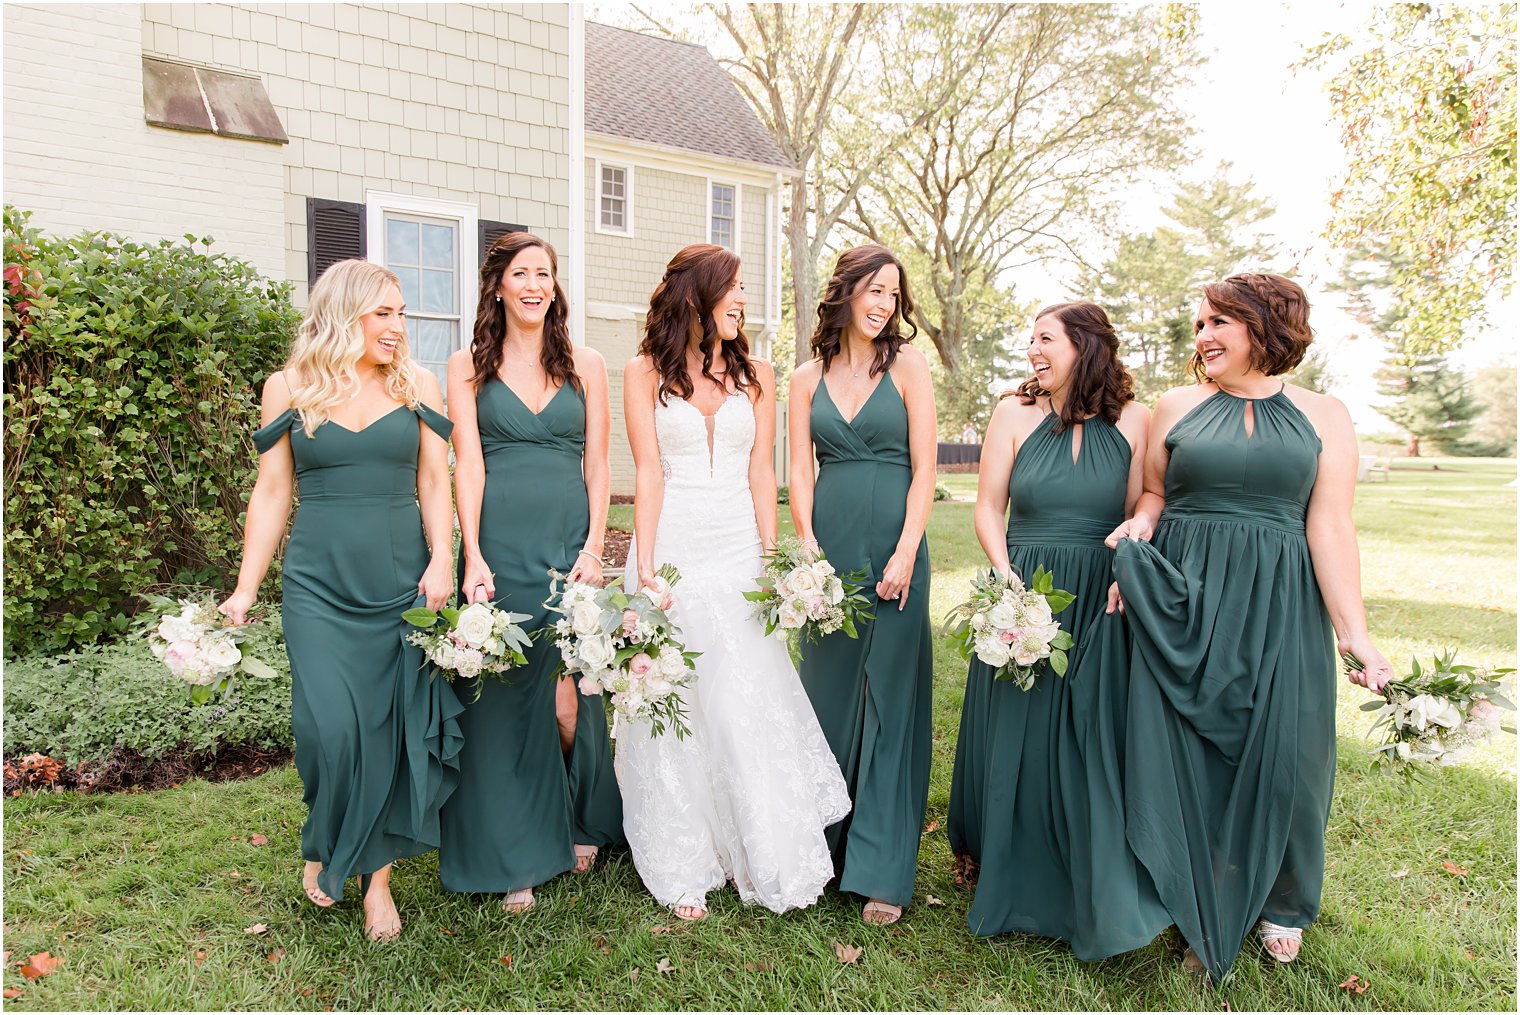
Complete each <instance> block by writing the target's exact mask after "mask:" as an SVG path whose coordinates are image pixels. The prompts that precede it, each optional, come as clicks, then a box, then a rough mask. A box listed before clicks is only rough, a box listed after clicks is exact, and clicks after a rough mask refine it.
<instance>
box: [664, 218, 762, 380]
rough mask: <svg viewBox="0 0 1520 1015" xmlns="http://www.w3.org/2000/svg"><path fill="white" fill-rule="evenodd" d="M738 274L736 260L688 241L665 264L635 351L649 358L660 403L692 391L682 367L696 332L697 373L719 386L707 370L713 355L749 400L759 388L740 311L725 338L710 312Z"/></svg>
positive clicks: (717, 249)
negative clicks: (699, 355) (699, 367)
mask: <svg viewBox="0 0 1520 1015" xmlns="http://www.w3.org/2000/svg"><path fill="white" fill-rule="evenodd" d="M738 272H739V258H738V257H737V256H736V255H734V254H732V253H730V252H729V251H727V250H724V249H723V248H722V247H719V246H716V245H714V244H711V243H693V244H691V245H690V246H685V247H682V248H681V249H680V251H679V252H678V253H677V254H676V256H675V257H672V258H671V259H670V263H669V264H667V265H666V266H665V276H664V277H663V278H661V279H660V284H659V285H657V286H655V287H654V292H653V293H651V294H650V296H649V313H648V315H647V316H646V317H645V319H644V338H643V340H642V341H641V342H640V343H639V354H640V355H641V356H648V357H649V358H650V361H651V362H653V363H654V367H655V370H656V371H658V372H659V375H660V404H661V405H664V404H666V403H667V402H668V401H669V400H670V396H671V395H675V396H676V397H677V398H690V397H691V396H692V394H693V393H694V392H695V391H696V388H694V387H693V386H692V380H691V375H690V374H689V373H688V372H687V370H686V347H687V344H688V343H689V342H690V341H691V339H692V338H694V337H697V336H700V339H701V341H700V346H699V348H700V349H701V352H702V376H703V377H706V378H707V379H708V380H710V381H712V382H713V383H715V384H720V386H721V382H720V381H719V380H718V378H717V377H716V376H714V374H713V372H712V364H713V358H714V354H715V353H716V354H718V355H721V356H722V357H723V363H724V365H725V367H726V368H727V370H728V375H727V376H728V377H730V378H732V379H733V382H734V386H735V387H736V388H737V389H738V390H739V391H743V392H745V393H746V394H749V395H750V397H751V398H753V397H754V395H753V394H752V393H751V392H750V389H751V388H753V389H754V390H755V391H759V389H760V378H759V376H758V375H757V374H756V373H755V366H754V364H753V363H751V362H750V358H749V338H748V336H746V335H745V333H744V315H743V313H741V314H740V315H739V334H738V335H736V336H734V338H733V339H732V340H730V341H727V342H725V341H723V340H722V339H720V338H719V337H718V332H717V329H716V325H715V324H714V323H713V310H714V308H716V307H717V305H718V302H719V301H720V300H722V299H723V297H724V296H726V295H728V290H729V287H730V286H732V285H733V282H734V276H735V275H736V274H738Z"/></svg>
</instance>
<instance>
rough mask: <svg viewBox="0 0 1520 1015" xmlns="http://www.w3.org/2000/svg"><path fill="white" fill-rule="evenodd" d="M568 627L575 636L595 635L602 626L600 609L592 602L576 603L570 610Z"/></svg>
mask: <svg viewBox="0 0 1520 1015" xmlns="http://www.w3.org/2000/svg"><path fill="white" fill-rule="evenodd" d="M570 625H571V626H572V627H573V628H575V633H576V634H580V635H587V634H596V633H597V632H598V631H600V630H601V626H602V608H601V607H600V606H597V605H596V604H595V603H592V602H585V601H582V602H578V603H576V604H575V606H574V607H573V608H572V609H571V610H570Z"/></svg>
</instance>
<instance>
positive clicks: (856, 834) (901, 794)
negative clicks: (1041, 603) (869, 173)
mask: <svg viewBox="0 0 1520 1015" xmlns="http://www.w3.org/2000/svg"><path fill="white" fill-rule="evenodd" d="M810 423H811V427H812V435H813V448H814V451H815V452H816V454H817V456H818V466H819V467H818V482H817V485H816V486H815V487H814V495H813V534H814V535H815V536H816V537H817V539H818V545H819V547H820V548H821V549H822V550H823V553H824V556H826V557H827V558H828V559H829V561H830V563H832V564H833V565H834V567H835V569H836V570H837V571H838V572H839V573H840V574H842V575H844V574H848V573H849V572H851V571H854V570H856V569H857V568H859V569H864V570H865V571H867V572H868V573H869V575H870V578H869V580H868V582H867V583H866V584H867V587H868V588H870V589H874V587H875V585H876V583H877V582H878V581H880V580H881V575H882V570H883V569H884V568H885V567H886V566H887V561H888V560H890V559H891V557H892V553H893V551H894V550H896V548H897V541H898V539H899V538H900V537H901V536H902V527H903V521H904V519H905V518H906V516H907V505H908V487H909V486H910V485H911V483H912V480H913V469H912V460H911V458H910V456H909V453H908V409H907V406H906V405H904V404H903V400H902V395H900V394H899V393H898V391H897V386H896V385H895V384H894V383H893V381H892V375H891V374H890V373H886V374H883V375H882V376H881V378H880V380H879V381H878V382H877V385H876V388H875V389H874V390H873V391H872V392H871V395H870V397H869V398H867V399H866V401H865V403H864V404H863V405H862V406H861V407H860V411H859V412H858V413H856V415H855V418H854V419H853V420H850V421H846V420H845V419H844V417H843V416H841V415H840V413H839V409H838V408H837V407H836V406H835V405H834V402H833V399H832V398H831V397H830V396H829V391H828V386H827V384H825V383H824V382H822V381H820V382H819V384H818V390H817V392H816V393H815V394H814V395H813V405H812V414H811V418H810ZM871 600H872V610H873V612H874V613H875V619H874V620H870V621H867V622H866V623H864V624H862V625H857V631H858V633H859V635H860V637H859V638H858V639H852V638H849V637H847V636H846V635H845V634H843V633H842V632H840V633H836V634H832V635H828V636H826V637H824V638H822V639H821V640H820V641H818V642H813V643H808V644H805V645H804V646H803V649H802V651H803V656H802V666H801V668H800V675H801V677H802V685H803V687H804V688H805V689H806V691H807V695H808V698H809V699H811V700H812V703H813V710H814V711H815V712H816V713H817V715H818V723H819V725H820V726H822V727H823V732H824V736H825V737H827V738H828V741H829V746H830V747H831V748H832V749H833V751H834V756H835V758H836V759H837V760H838V761H839V767H840V770H841V771H842V772H843V773H844V778H845V782H846V783H847V784H848V785H849V787H850V799H851V801H852V803H853V805H854V806H853V808H852V810H851V812H850V814H849V815H848V816H847V817H846V818H845V819H844V820H843V821H841V822H839V823H838V824H834V825H830V826H829V828H828V830H827V832H826V834H827V836H828V840H829V849H830V850H831V851H832V853H833V854H834V865H835V869H836V870H838V871H839V872H840V880H839V887H840V889H841V890H843V891H847V892H854V893H856V894H858V895H862V896H865V897H866V898H874V899H881V900H883V901H885V902H890V903H893V904H894V905H899V906H906V905H907V904H908V902H909V901H910V900H911V899H912V897H913V879H914V876H915V874H916V873H917V869H918V841H919V836H920V834H921V832H922V829H923V823H924V810H925V808H926V807H927V806H928V800H929V741H930V713H929V704H930V694H931V691H932V688H933V684H934V658H933V641H932V636H931V633H930V629H929V542H928V540H927V539H923V540H921V541H920V542H919V544H918V555H917V557H916V558H915V563H914V565H913V580H912V581H911V582H910V584H909V591H908V602H907V606H906V608H905V609H903V610H901V611H899V610H898V608H897V607H898V603H897V601H895V600H891V601H889V600H882V599H876V598H875V596H874V594H873V595H872V596H871Z"/></svg>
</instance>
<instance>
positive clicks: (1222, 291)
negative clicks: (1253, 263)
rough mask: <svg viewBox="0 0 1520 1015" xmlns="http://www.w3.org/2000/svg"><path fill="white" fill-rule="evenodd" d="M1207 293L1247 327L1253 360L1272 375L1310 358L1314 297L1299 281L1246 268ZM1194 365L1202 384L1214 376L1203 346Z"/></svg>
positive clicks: (1192, 368)
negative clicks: (1311, 298)
mask: <svg viewBox="0 0 1520 1015" xmlns="http://www.w3.org/2000/svg"><path fill="white" fill-rule="evenodd" d="M1203 298H1204V299H1206V300H1208V301H1209V306H1211V307H1213V308H1214V309H1215V310H1217V311H1219V312H1220V313H1222V314H1227V315H1229V316H1230V317H1233V318H1235V319H1236V320H1237V321H1240V322H1241V323H1242V324H1244V325H1245V326H1246V333H1247V334H1248V335H1249V336H1250V339H1251V354H1250V357H1249V362H1250V365H1251V366H1253V367H1255V368H1256V369H1257V370H1260V371H1261V372H1262V373H1264V374H1266V375H1267V376H1268V377H1276V376H1278V375H1279V374H1285V373H1287V372H1288V371H1290V370H1292V369H1293V368H1294V367H1296V366H1298V365H1299V364H1300V363H1302V362H1303V361H1304V354H1305V353H1307V352H1308V351H1309V346H1310V344H1311V343H1312V342H1313V341H1314V329H1313V328H1311V327H1309V297H1307V296H1305V295H1304V290H1303V289H1302V288H1301V287H1300V286H1299V284H1298V283H1297V282H1295V281H1293V280H1292V279H1290V278H1285V277H1283V276H1282V275H1265V274H1260V273H1256V272H1244V273H1242V274H1239V275H1231V276H1230V277H1229V278H1227V279H1225V280H1224V281H1223V282H1215V283H1213V284H1211V285H1206V286H1204V287H1203ZM1196 330H1197V325H1196V324H1195V325H1194V331H1195V332H1196ZM1188 370H1189V371H1190V372H1191V373H1192V375H1193V377H1194V378H1195V379H1197V381H1198V382H1199V383H1200V384H1201V383H1203V382H1204V381H1207V380H1208V379H1209V375H1208V372H1207V371H1205V370H1204V368H1203V357H1202V356H1200V355H1198V352H1197V350H1194V352H1193V357H1192V359H1190V360H1188Z"/></svg>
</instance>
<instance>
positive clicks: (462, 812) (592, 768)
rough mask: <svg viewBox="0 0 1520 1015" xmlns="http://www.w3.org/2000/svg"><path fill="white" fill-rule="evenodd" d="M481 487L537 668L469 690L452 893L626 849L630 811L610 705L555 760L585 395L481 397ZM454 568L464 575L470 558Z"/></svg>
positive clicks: (497, 559) (491, 540)
mask: <svg viewBox="0 0 1520 1015" xmlns="http://www.w3.org/2000/svg"><path fill="white" fill-rule="evenodd" d="M475 418H476V420H477V421H478V426H479V429H480V449H481V452H482V454H483V455H484V456H485V468H486V485H485V491H484V495H483V497H482V500H481V505H480V551H481V554H482V555H483V556H484V557H485V561H486V566H487V567H489V568H490V569H491V571H492V573H493V574H494V575H495V585H496V605H497V606H500V607H501V608H503V609H506V610H511V611H512V612H514V613H526V614H528V616H529V618H530V619H529V620H525V621H523V622H522V626H523V629H524V630H526V631H528V632H529V633H530V634H535V635H536V636H535V638H534V642H533V646H532V648H530V649H529V650H528V652H527V656H528V664H527V665H526V666H523V667H519V668H517V669H514V670H510V671H508V672H507V673H506V674H505V676H506V677H507V680H508V682H507V683H505V684H503V683H502V682H501V681H499V680H496V679H495V678H487V679H485V680H484V682H483V686H482V687H481V688H480V692H481V694H480V699H479V700H478V701H471V698H472V697H473V696H474V693H475V688H474V686H473V684H465V685H462V686H461V688H460V692H459V693H460V697H461V698H462V699H463V700H464V701H465V703H466V704H465V712H464V715H462V716H460V719H459V722H460V726H461V727H462V728H463V730H464V735H465V746H464V753H463V755H462V756H461V758H460V768H461V773H460V778H461V781H460V785H459V790H458V792H456V793H455V794H454V796H453V797H452V798H451V799H450V800H449V802H448V804H447V805H446V806H445V807H444V809H443V845H442V847H441V848H440V849H439V851H438V870H439V875H440V876H441V878H442V881H443V887H444V888H445V889H447V890H448V891H451V892H512V891H517V890H519V889H523V888H531V887H533V886H534V885H538V884H542V883H543V882H545V881H547V880H549V878H551V877H553V876H554V875H556V874H559V873H561V872H563V871H566V870H569V869H570V868H572V867H574V866H575V855H574V852H573V850H572V848H571V847H572V844H573V843H577V842H579V843H583V844H587V845H594V846H605V845H608V844H610V843H618V842H622V841H623V807H622V798H621V797H620V796H619V794H618V787H617V777H616V775H615V774H614V773H613V770H612V753H611V748H610V745H609V743H608V738H607V710H606V699H605V698H604V697H603V696H602V695H600V694H598V695H581V696H580V697H579V699H578V701H579V706H580V707H579V709H578V711H577V714H576V729H575V743H574V745H573V746H572V748H571V751H570V754H569V756H568V757H566V756H565V755H564V753H563V752H562V751H561V750H560V741H559V727H558V725H557V724H556V722H555V716H554V689H555V672H556V670H557V669H558V667H559V662H560V659H559V650H558V649H557V648H555V646H554V641H553V639H552V638H549V637H545V636H544V634H542V633H538V632H542V631H543V629H544V628H545V626H546V624H548V622H549V621H550V620H551V619H552V618H553V617H554V615H553V614H550V613H549V611H548V609H546V608H545V606H544V600H545V599H546V598H547V597H548V594H549V569H550V568H553V569H554V570H556V571H558V572H559V573H560V574H568V573H569V571H570V569H571V567H573V566H574V564H575V556H576V554H577V553H578V552H580V549H581V547H583V546H585V545H586V532H587V529H588V527H589V526H590V507H589V504H588V501H587V499H586V481H585V477H584V473H583V471H582V455H583V454H584V452H585V445H586V403H585V398H584V396H582V395H581V394H580V393H579V392H578V391H576V390H575V389H574V388H573V387H571V386H570V385H568V384H566V385H564V386H562V387H561V388H560V389H559V391H557V392H556V393H555V394H554V396H553V397H552V398H550V399H549V401H548V403H546V404H545V405H544V407H543V409H541V410H540V411H539V412H538V413H537V414H534V413H533V412H531V411H529V409H528V407H527V406H526V405H524V404H523V402H522V400H521V399H519V398H518V397H517V395H516V394H514V393H513V391H512V389H511V388H509V387H508V386H507V385H505V384H503V383H502V382H501V381H500V379H498V378H494V377H493V378H491V379H490V380H488V381H487V382H486V383H485V384H484V385H483V386H482V387H481V389H480V391H479V392H478V393H477V394H476V396H475ZM459 571H460V573H461V574H463V572H464V565H463V562H462V561H461V563H460V567H459Z"/></svg>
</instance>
